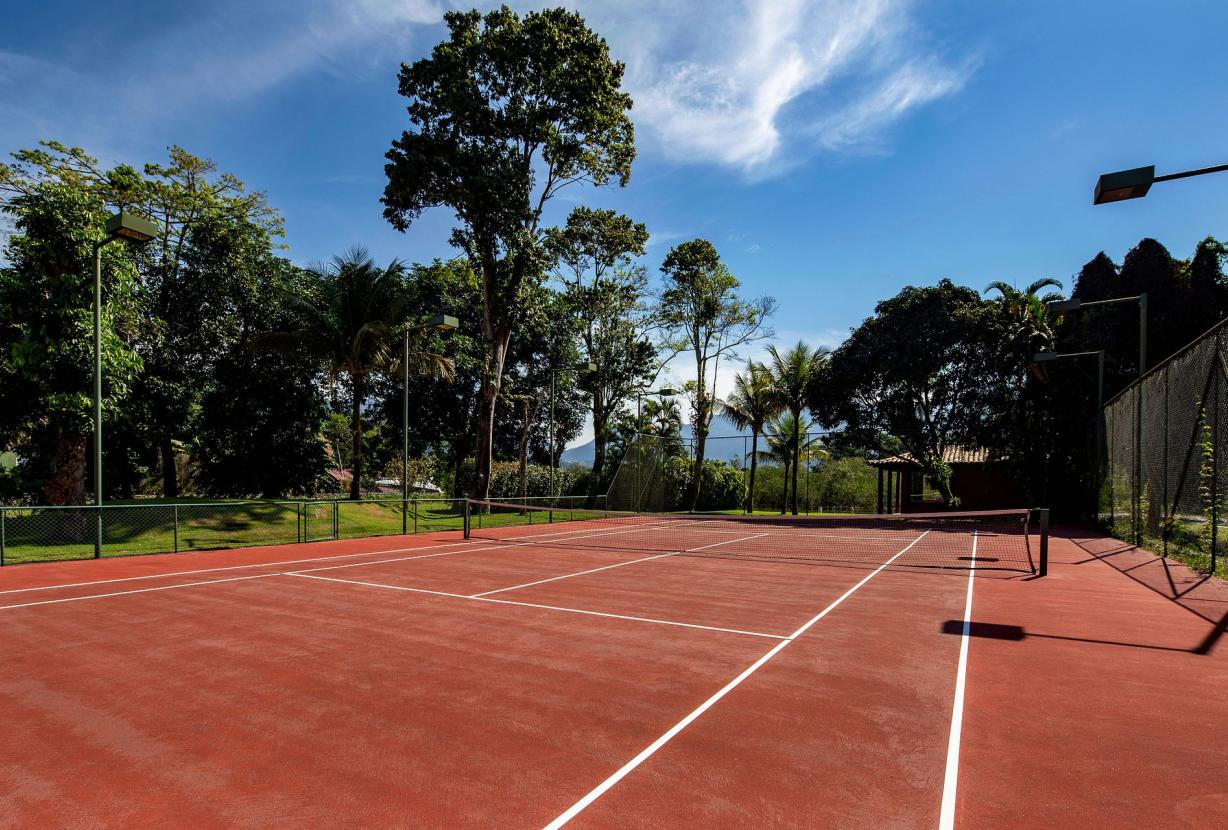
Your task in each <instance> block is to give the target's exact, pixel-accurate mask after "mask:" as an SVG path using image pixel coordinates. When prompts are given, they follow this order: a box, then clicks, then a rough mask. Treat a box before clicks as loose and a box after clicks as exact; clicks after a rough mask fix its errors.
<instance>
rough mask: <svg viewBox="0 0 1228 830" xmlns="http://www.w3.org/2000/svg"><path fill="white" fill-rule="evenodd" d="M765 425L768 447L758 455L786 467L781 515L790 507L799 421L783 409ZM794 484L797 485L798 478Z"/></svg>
mask: <svg viewBox="0 0 1228 830" xmlns="http://www.w3.org/2000/svg"><path fill="white" fill-rule="evenodd" d="M764 426H765V429H764V436H765V437H766V438H767V449H766V450H760V451H759V452H758V453H757V454H756V455H757V456H758V457H759V458H760V459H762V460H763V461H775V462H776V463H778V464H780V465H781V467H783V468H784V477H783V478H782V479H781V496H780V515H782V516H783V515H784V514H785V513H786V512H787V511H788V509H789V470H790V469H792V467H793V434H794V432H795V431H797V421H796V419H794V417H793V415H792V414H790V413H788V412H783V411H782V412H778V413H777V414H776V415H773V416H772V417H771V418H769V419H768V421H767V423H766V424H765V425H764ZM793 486H794V488H796V487H797V484H796V479H795V480H794V485H793Z"/></svg>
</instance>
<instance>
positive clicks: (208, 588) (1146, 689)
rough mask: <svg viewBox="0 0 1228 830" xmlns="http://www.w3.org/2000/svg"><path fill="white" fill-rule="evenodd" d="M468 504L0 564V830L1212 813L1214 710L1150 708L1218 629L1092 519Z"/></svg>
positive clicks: (1196, 664)
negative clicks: (1202, 778)
mask: <svg viewBox="0 0 1228 830" xmlns="http://www.w3.org/2000/svg"><path fill="white" fill-rule="evenodd" d="M499 512H504V513H505V514H510V513H513V512H514V513H515V514H516V515H519V516H521V517H523V521H519V522H516V521H508V517H507V515H504V516H501V517H498V519H499V520H498V521H484V520H483V517H484V516H493V515H494V514H497V513H499ZM530 521H532V524H530ZM469 525H470V526H469V529H468V532H467V533H466V534H465V536H464V537H463V536H462V534H460V533H458V532H445V533H435V534H427V535H420V536H413V537H383V538H379V539H356V540H342V541H329V542H319V543H306V544H294V545H282V546H272V547H265V548H255V549H251V548H249V549H243V550H233V551H214V552H193V553H185V554H177V555H164V556H148V557H126V558H117V559H103V560H88V561H80V562H63V563H54V564H48V565H42V566H27V567H15V568H11V569H6V570H5V571H3V572H0V614H3V615H4V620H3V628H2V629H0V630H2V632H3V634H2V638H0V644H2V646H0V648H2V649H3V654H4V659H3V669H0V706H2V707H3V711H4V713H5V714H4V715H3V718H4V723H5V731H6V734H7V736H8V737H9V739H8V740H6V741H5V742H4V744H3V748H2V749H0V767H2V768H3V769H4V774H3V776H2V777H0V787H2V790H0V825H2V826H6V827H9V826H11V827H36V826H91V827H151V826H165V827H172V826H173V827H517V828H520V827H562V826H568V827H955V826H961V827H965V826H966V827H1036V826H1050V827H1054V826H1067V827H1089V826H1098V827H1116V826H1156V827H1158V826H1172V827H1182V826H1189V827H1195V826H1203V827H1205V826H1214V825H1215V824H1217V823H1219V819H1221V818H1223V817H1224V816H1225V814H1228V785H1225V783H1224V779H1223V775H1222V771H1223V769H1225V768H1228V749H1226V748H1225V742H1224V741H1223V739H1222V737H1215V736H1217V735H1222V730H1217V728H1216V725H1215V724H1214V723H1212V719H1211V715H1209V714H1206V709H1205V707H1200V706H1193V705H1191V706H1189V707H1183V706H1176V705H1174V700H1185V701H1199V700H1201V701H1207V700H1212V699H1214V695H1215V694H1216V693H1219V692H1222V691H1223V689H1224V688H1225V679H1226V678H1228V664H1226V663H1225V660H1224V658H1223V656H1222V653H1221V652H1220V651H1218V650H1217V649H1216V648H1215V645H1216V643H1215V640H1216V639H1217V638H1215V637H1214V636H1212V641H1211V643H1210V645H1209V646H1208V632H1209V631H1210V632H1211V633H1212V635H1213V634H1214V630H1215V628H1216V625H1218V626H1219V630H1220V631H1221V632H1222V630H1223V621H1222V620H1219V619H1218V617H1216V618H1214V619H1212V618H1211V617H1208V616H1207V615H1206V613H1203V614H1201V615H1199V614H1192V613H1189V609H1188V608H1185V607H1183V606H1182V605H1181V604H1180V603H1177V602H1174V601H1172V600H1171V598H1166V597H1164V596H1163V595H1162V593H1161V592H1160V591H1159V590H1156V586H1154V585H1152V586H1150V587H1148V586H1146V585H1143V584H1142V583H1141V582H1140V581H1139V580H1137V579H1133V578H1130V576H1129V575H1128V574H1127V573H1126V572H1125V570H1124V569H1121V568H1117V567H1114V565H1113V562H1112V559H1113V557H1114V556H1116V555H1117V554H1115V553H1113V552H1112V551H1111V550H1110V549H1108V548H1104V547H1103V546H1104V545H1105V544H1117V543H1113V542H1112V540H1096V539H1079V540H1076V539H1071V538H1064V537H1063V538H1054V539H1053V540H1052V550H1051V553H1050V560H1051V562H1050V565H1051V568H1052V570H1051V572H1050V574H1049V576H1048V577H1046V578H1043V579H1042V578H1038V576H1039V572H1040V570H1041V567H1042V565H1041V562H1040V560H1039V557H1040V555H1041V539H1040V536H1039V533H1038V527H1037V526H1036V524H1035V521H1034V519H1033V518H1032V517H1030V516H1029V514H1028V513H1027V512H1026V511H1002V512H996V513H982V514H963V515H961V514H947V515H943V516H937V517H907V516H891V517H810V518H805V519H800V520H792V519H783V520H776V519H763V518H759V517H755V518H746V517H691V516H671V517H664V516H651V515H640V516H624V515H616V514H604V513H596V512H591V513H585V512H583V511H568V512H566V513H564V512H562V511H553V512H551V511H544V510H543V511H535V510H531V509H529V508H526V507H524V506H523V505H518V506H502V505H489V504H487V505H482V504H478V505H475V506H474V510H473V515H472V517H471V519H470V522H469ZM1097 545H1101V548H1098V547H1097ZM1214 587H1215V586H1214V585H1212V589H1214ZM1197 590H1204V589H1203V588H1202V586H1193V587H1191V588H1190V591H1197ZM1188 593H1189V592H1187V594H1188ZM1200 596H1201V595H1200ZM1226 599H1228V598H1226ZM1218 601H1219V600H1218V599H1217V597H1214V596H1207V597H1204V598H1203V605H1200V606H1199V608H1200V609H1202V610H1203V611H1206V609H1208V608H1212V609H1213V608H1216V607H1217V606H1216V605H1215V603H1216V602H1218ZM1225 608H1228V606H1226V607H1225ZM1225 619H1228V616H1226V617H1225ZM1191 770H1204V771H1212V770H1219V774H1218V776H1217V777H1216V778H1215V782H1214V783H1212V784H1209V785H1208V784H1207V783H1206V782H1203V783H1202V784H1196V783H1195V780H1194V779H1193V778H1192V777H1191V776H1190V775H1189V773H1190V771H1191Z"/></svg>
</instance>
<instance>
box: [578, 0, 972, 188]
mask: <svg viewBox="0 0 1228 830" xmlns="http://www.w3.org/2000/svg"><path fill="white" fill-rule="evenodd" d="M633 5H634V4H633ZM679 5H681V6H682V7H684V8H685V9H686V10H687V11H686V13H685V14H683V13H680V11H679V10H678V8H677V7H675V9H674V11H673V13H672V14H669V15H665V16H660V15H655V14H652V15H650V14H647V11H645V15H646V16H647V17H648V18H649V19H651V20H652V23H653V24H654V26H655V32H654V33H652V34H648V33H646V32H645V31H644V30H643V29H641V28H640V27H637V26H632V27H631V30H630V31H628V30H621V29H620V30H613V29H612V30H610V35H609V37H610V40H611V43H612V44H613V46H614V51H615V52H616V53H617V54H620V56H622V57H623V58H624V60H626V61H627V63H628V78H627V79H628V84H629V86H630V88H631V92H632V94H633V96H634V97H635V101H636V107H635V111H634V116H635V119H636V122H637V124H641V125H643V126H644V127H646V128H647V129H648V131H649V132H651V133H652V134H653V135H654V136H655V137H656V138H657V139H658V141H659V142H660V144H661V146H662V148H663V149H664V151H665V152H666V153H667V154H669V155H672V156H673V157H675V158H677V159H680V160H686V161H695V160H700V161H707V162H715V163H718V164H721V165H726V166H729V167H733V168H737V169H740V170H742V171H744V172H746V173H748V174H752V175H765V174H770V173H773V172H777V171H779V170H781V169H783V168H784V167H785V166H787V163H786V158H789V159H792V160H793V161H794V162H795V161H796V160H797V159H798V158H799V157H805V156H806V155H808V154H810V153H812V152H814V151H816V150H829V151H830V150H837V151H850V150H859V149H861V148H863V147H864V146H867V145H874V144H875V143H876V142H877V141H878V140H879V139H880V138H881V136H882V133H883V131H885V130H886V129H887V128H888V127H890V126H891V125H892V124H894V123H895V122H897V121H898V120H899V119H900V118H902V117H903V116H904V115H905V114H907V113H908V112H910V111H911V110H914V109H916V108H917V107H919V106H921V105H923V104H925V103H928V102H930V101H933V100H935V99H937V98H940V97H943V96H945V95H949V94H951V93H953V92H955V91H957V90H958V89H959V88H960V87H961V86H962V85H963V84H964V82H965V81H966V80H967V78H968V77H969V75H970V74H971V73H972V71H973V69H974V68H975V67H974V65H973V63H972V62H971V61H963V62H961V63H956V64H953V65H952V64H949V63H947V62H946V61H944V60H943V59H942V57H941V56H940V55H938V54H935V53H933V52H931V51H929V50H927V48H926V46H925V42H926V37H925V33H924V31H923V30H922V29H921V28H920V27H919V26H918V25H917V24H916V22H915V21H914V15H913V11H912V5H913V3H912V2H910V0H857V2H837V1H836V0H741V1H740V2H735V1H734V0H713V1H712V2H704V3H685V4H679ZM594 14H599V13H598V12H597V11H596V10H594ZM658 18H663V19H658Z"/></svg>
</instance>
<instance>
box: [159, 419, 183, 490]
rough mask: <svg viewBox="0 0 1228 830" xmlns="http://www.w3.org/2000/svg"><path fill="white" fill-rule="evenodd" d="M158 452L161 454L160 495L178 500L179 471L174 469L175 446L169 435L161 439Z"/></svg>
mask: <svg viewBox="0 0 1228 830" xmlns="http://www.w3.org/2000/svg"><path fill="white" fill-rule="evenodd" d="M159 451H160V452H161V454H162V495H163V496H165V497H166V498H168V499H177V498H179V470H178V469H177V468H176V467H175V445H174V444H173V443H171V438H170V436H169V435H167V436H165V437H163V439H162V442H161V446H160V447H159Z"/></svg>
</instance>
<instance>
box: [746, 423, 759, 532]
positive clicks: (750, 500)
mask: <svg viewBox="0 0 1228 830" xmlns="http://www.w3.org/2000/svg"><path fill="white" fill-rule="evenodd" d="M742 446H746V445H745V444H743V445H742ZM758 471H759V430H757V429H756V430H751V433H750V491H749V492H748V493H747V494H746V512H747V513H754V512H755V473H757V472H758Z"/></svg>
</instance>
